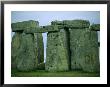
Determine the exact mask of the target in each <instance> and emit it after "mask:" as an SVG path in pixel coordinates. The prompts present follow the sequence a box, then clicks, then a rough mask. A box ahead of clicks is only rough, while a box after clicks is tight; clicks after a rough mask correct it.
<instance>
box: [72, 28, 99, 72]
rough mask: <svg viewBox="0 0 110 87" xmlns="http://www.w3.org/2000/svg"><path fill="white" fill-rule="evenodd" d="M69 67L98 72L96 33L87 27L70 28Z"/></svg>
mask: <svg viewBox="0 0 110 87" xmlns="http://www.w3.org/2000/svg"><path fill="white" fill-rule="evenodd" d="M70 50H71V69H72V70H77V69H82V70H84V71H87V72H99V70H100V65H99V49H98V35H97V32H96V31H90V30H89V29H85V30H84V29H70Z"/></svg>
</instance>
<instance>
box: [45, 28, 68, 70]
mask: <svg viewBox="0 0 110 87" xmlns="http://www.w3.org/2000/svg"><path fill="white" fill-rule="evenodd" d="M46 56H47V57H46V65H45V69H46V70H47V71H67V70H69V60H68V50H67V38H66V32H65V30H61V31H60V32H53V33H48V35H47V54H46Z"/></svg>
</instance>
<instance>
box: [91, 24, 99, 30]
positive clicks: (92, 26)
mask: <svg viewBox="0 0 110 87" xmlns="http://www.w3.org/2000/svg"><path fill="white" fill-rule="evenodd" d="M90 29H91V30H93V31H100V24H93V25H91V26H90Z"/></svg>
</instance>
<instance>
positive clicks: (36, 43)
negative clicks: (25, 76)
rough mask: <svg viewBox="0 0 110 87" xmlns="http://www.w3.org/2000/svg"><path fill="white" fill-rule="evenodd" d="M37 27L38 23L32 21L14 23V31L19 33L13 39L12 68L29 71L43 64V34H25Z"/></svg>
mask: <svg viewBox="0 0 110 87" xmlns="http://www.w3.org/2000/svg"><path fill="white" fill-rule="evenodd" d="M37 26H38V22H36V21H32V20H30V21H24V22H18V23H12V31H14V32H17V33H15V35H14V37H13V38H12V59H11V60H12V68H13V67H14V66H15V67H16V68H17V69H18V70H21V71H29V70H33V69H35V68H37V67H38V63H41V62H43V59H44V58H43V40H42V34H35V33H28V34H27V33H24V32H23V31H24V30H25V29H32V28H36V27H37Z"/></svg>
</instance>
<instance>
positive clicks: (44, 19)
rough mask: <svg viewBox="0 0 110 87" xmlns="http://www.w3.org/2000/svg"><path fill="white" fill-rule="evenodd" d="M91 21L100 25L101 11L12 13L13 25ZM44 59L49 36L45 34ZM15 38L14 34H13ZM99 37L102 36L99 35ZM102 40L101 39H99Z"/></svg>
mask: <svg viewBox="0 0 110 87" xmlns="http://www.w3.org/2000/svg"><path fill="white" fill-rule="evenodd" d="M74 19H84V20H89V21H90V23H91V24H93V23H94V24H100V11H12V12H11V23H15V22H20V21H26V20H35V21H39V25H40V26H44V25H50V24H51V21H54V20H59V21H61V20H74ZM42 35H43V42H44V58H46V42H47V34H46V33H43V34H42ZM12 36H13V33H12ZM98 36H100V34H99V33H98ZM99 40H100V38H99Z"/></svg>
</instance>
